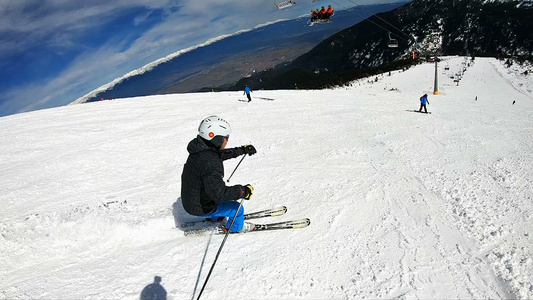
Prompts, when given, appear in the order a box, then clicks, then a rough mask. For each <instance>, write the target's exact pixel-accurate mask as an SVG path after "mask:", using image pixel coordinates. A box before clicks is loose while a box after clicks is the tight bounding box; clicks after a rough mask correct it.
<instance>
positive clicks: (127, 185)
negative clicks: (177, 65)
mask: <svg viewBox="0 0 533 300" xmlns="http://www.w3.org/2000/svg"><path fill="white" fill-rule="evenodd" d="M468 64H469V65H470V66H468ZM444 65H446V66H447V68H449V70H445V68H444ZM463 68H466V69H467V70H466V72H465V73H464V75H463V77H462V80H461V81H460V83H459V85H457V83H454V82H453V79H452V77H454V74H456V73H457V72H460V71H461V70H462V69H463ZM502 70H505V68H503V67H502V63H501V62H499V61H497V60H496V59H482V58H477V59H476V60H475V62H471V61H470V60H469V59H465V58H462V57H449V58H446V59H445V60H444V61H442V62H441V63H440V67H439V71H438V74H439V84H440V87H439V92H440V95H433V80H434V79H433V75H434V65H433V64H423V65H419V66H416V67H413V68H411V69H409V70H407V71H404V72H393V73H391V74H390V76H389V74H388V73H387V74H384V75H383V76H378V77H377V81H375V78H374V77H373V78H369V79H365V80H361V81H356V82H354V83H353V84H352V86H351V87H344V88H337V89H330V90H320V91H312V90H310V91H254V93H252V97H253V101H252V102H251V103H246V102H241V101H238V100H239V99H245V97H244V96H243V95H242V92H223V93H203V94H180V95H165V96H151V97H141V98H131V99H119V100H115V101H102V102H95V103H90V104H81V105H71V106H66V107H60V108H54V109H48V110H41V111H35V112H30V113H24V114H18V115H13V116H8V117H3V118H0V137H1V143H0V170H1V172H0V187H1V191H2V192H1V193H0V203H1V205H2V209H1V210H0V232H1V235H0V266H1V267H0V298H1V299H28V298H31V299H138V298H139V297H140V295H141V291H142V290H143V288H145V287H146V286H147V285H149V284H150V283H152V282H153V279H154V276H160V277H161V278H162V282H161V284H162V287H163V288H164V289H165V290H166V292H167V296H168V299H192V298H193V297H194V293H195V292H196V296H197V295H198V291H199V289H200V287H201V285H202V284H203V282H204V279H205V277H206V274H207V272H208V270H209V267H210V266H211V264H212V262H213V260H214V256H215V254H216V251H217V250H218V248H219V246H220V243H221V241H222V238H223V237H222V236H213V237H210V236H209V235H207V236H203V237H185V236H184V235H183V232H182V231H181V230H180V229H177V228H175V221H176V220H175V219H179V218H182V217H184V216H183V215H182V214H180V213H179V212H178V211H179V205H177V200H178V198H179V196H180V186H181V182H180V181H181V172H182V167H183V164H184V163H185V161H186V159H187V155H188V153H187V151H186V146H187V144H188V142H189V141H190V140H191V139H193V138H194V137H195V136H196V133H197V128H198V124H199V123H200V121H201V120H202V119H203V118H204V117H206V116H209V115H215V114H216V115H219V116H221V117H223V118H224V119H226V120H227V121H228V122H229V123H230V124H231V125H232V127H233V133H232V135H231V138H230V140H229V146H228V147H236V146H241V145H244V144H253V145H254V146H255V147H256V148H257V150H258V153H257V154H256V155H254V156H249V157H246V158H245V159H244V160H243V162H242V164H241V165H240V167H239V168H238V169H237V171H236V172H235V175H234V176H233V178H232V179H231V182H230V183H228V184H229V185H231V184H251V185H253V186H254V188H255V192H254V195H253V198H252V200H250V201H245V203H244V207H245V211H246V212H251V211H255V210H261V209H265V208H270V207H274V206H278V205H287V206H288V208H289V210H288V212H287V214H286V215H284V216H281V217H275V218H268V219H264V220H258V221H257V222H274V221H282V220H290V219H298V218H302V217H308V218H310V219H311V225H310V226H309V227H307V228H305V229H294V230H283V231H271V232H257V233H247V234H237V235H230V236H229V238H228V240H227V242H226V244H225V246H224V248H223V250H222V252H221V256H220V258H219V260H218V263H217V265H216V266H215V268H214V271H213V274H212V276H211V279H210V282H209V283H208V284H207V286H206V289H205V291H204V293H203V295H202V298H203V299H359V298H372V299H375V298H424V299H443V298H454V299H459V298H460V299H466V298H468V299H471V298H476V299H488V298H490V299H499V298H522V299H526V298H533V283H532V282H533V261H532V257H533V241H532V238H533V222H532V211H533V205H532V197H533V151H532V149H533V97H532V95H531V93H529V90H528V89H520V88H516V86H517V85H516V84H515V86H513V84H514V83H516V82H519V83H522V85H521V86H524V84H523V83H524V80H525V82H526V83H527V84H526V85H529V86H531V78H530V77H529V78H528V77H524V76H526V75H521V74H519V73H516V74H515V73H509V72H506V73H505V74H504V73H502V72H503V71H502ZM513 74H515V75H513ZM520 76H522V77H520ZM515 79H516V80H517V81H515ZM424 93H428V94H429V101H430V105H428V108H429V111H431V112H432V114H420V113H416V112H414V111H413V110H418V108H419V98H420V96H421V95H422V94H424ZM259 97H263V98H271V99H275V100H273V101H268V100H266V99H261V98H259ZM476 99H477V100H476ZM513 101H516V102H515V104H514V105H513ZM239 160H240V159H233V160H229V161H226V162H225V168H226V178H227V177H228V176H229V175H230V174H231V171H233V169H234V168H235V166H236V165H237V163H238V162H239ZM173 206H174V208H173ZM175 217H176V218H175ZM204 256H205V261H204Z"/></svg>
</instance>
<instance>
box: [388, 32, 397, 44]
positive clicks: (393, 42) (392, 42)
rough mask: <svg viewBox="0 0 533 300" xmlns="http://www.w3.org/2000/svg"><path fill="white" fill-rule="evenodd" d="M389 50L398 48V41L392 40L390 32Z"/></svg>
mask: <svg viewBox="0 0 533 300" xmlns="http://www.w3.org/2000/svg"><path fill="white" fill-rule="evenodd" d="M389 48H398V40H397V39H393V38H391V34H390V32H389Z"/></svg>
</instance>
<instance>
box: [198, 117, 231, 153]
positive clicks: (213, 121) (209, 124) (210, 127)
mask: <svg viewBox="0 0 533 300" xmlns="http://www.w3.org/2000/svg"><path fill="white" fill-rule="evenodd" d="M230 134H231V126H229V123H228V122H226V120H223V119H221V118H219V117H217V116H211V117H207V118H205V119H203V120H202V122H201V123H200V126H198V135H199V136H200V137H202V138H203V139H205V140H207V141H210V142H211V143H212V144H213V145H215V147H217V148H218V149H220V147H222V144H223V143H224V138H225V137H229V135H230Z"/></svg>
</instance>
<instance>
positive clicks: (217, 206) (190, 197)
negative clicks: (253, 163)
mask: <svg viewBox="0 0 533 300" xmlns="http://www.w3.org/2000/svg"><path fill="white" fill-rule="evenodd" d="M230 133H231V127H230V125H229V124H228V122H226V121H225V120H223V119H221V118H219V117H217V116H211V117H207V118H205V119H204V120H203V121H202V122H201V123H200V126H199V127H198V136H197V137H196V138H195V139H193V140H192V141H190V142H189V145H188V146H187V151H188V152H189V157H188V158H187V162H186V163H185V166H184V167H183V173H182V174H181V199H182V203H183V208H184V209H185V211H186V212H187V213H189V214H191V215H194V216H202V217H205V218H211V219H214V220H217V219H218V218H220V217H228V222H227V226H226V228H227V227H229V225H230V224H231V222H232V221H233V217H234V216H235V213H236V212H237V209H238V208H239V203H238V202H237V201H235V200H238V199H243V198H244V199H246V200H250V198H251V197H252V193H253V191H254V189H253V188H252V186H251V185H249V184H247V185H244V186H243V185H234V186H226V184H225V183H224V179H223V177H224V164H223V161H224V160H226V159H230V158H235V157H238V156H240V155H243V154H248V155H253V154H255V153H256V152H257V151H256V150H255V148H254V146H252V145H245V146H242V147H237V148H230V149H225V148H226V145H227V143H228V139H229V135H230ZM254 228H255V225H254V224H251V223H245V222H244V209H243V208H242V207H241V209H240V210H239V213H238V214H237V218H236V219H235V223H234V224H233V226H232V227H231V232H240V231H250V230H253V229H254Z"/></svg>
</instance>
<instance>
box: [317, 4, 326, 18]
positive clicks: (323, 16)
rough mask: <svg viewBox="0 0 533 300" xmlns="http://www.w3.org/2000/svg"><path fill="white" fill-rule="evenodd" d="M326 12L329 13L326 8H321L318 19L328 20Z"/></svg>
mask: <svg viewBox="0 0 533 300" xmlns="http://www.w3.org/2000/svg"><path fill="white" fill-rule="evenodd" d="M326 11H327V10H326V8H325V7H324V6H322V7H321V8H320V11H319V12H318V18H319V19H327V18H326Z"/></svg>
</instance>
